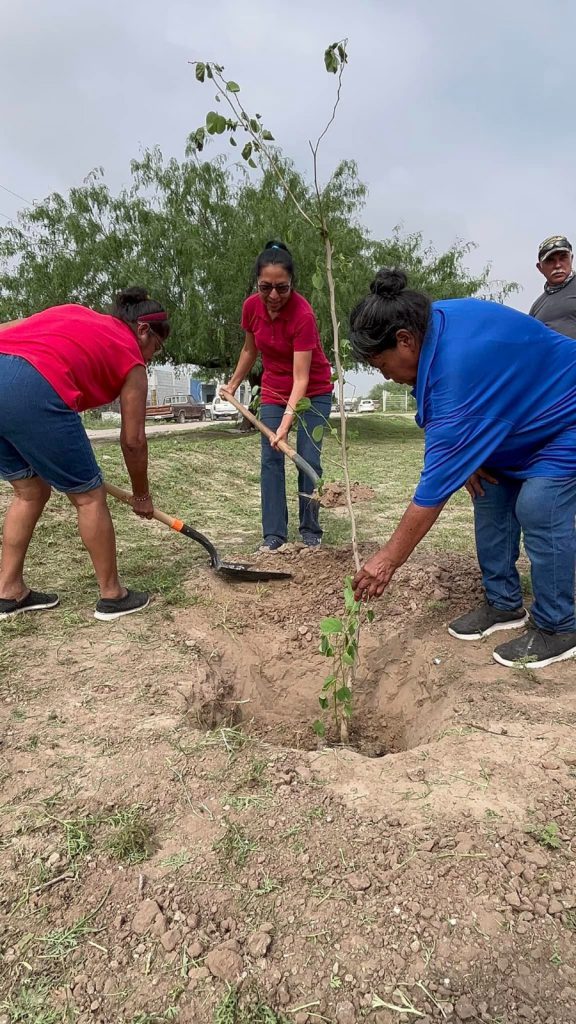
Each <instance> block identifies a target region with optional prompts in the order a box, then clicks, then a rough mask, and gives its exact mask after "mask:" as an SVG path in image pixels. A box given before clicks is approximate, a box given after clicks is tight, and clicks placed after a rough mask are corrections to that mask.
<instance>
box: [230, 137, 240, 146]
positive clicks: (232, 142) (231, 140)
mask: <svg viewBox="0 0 576 1024" xmlns="http://www.w3.org/2000/svg"><path fill="white" fill-rule="evenodd" d="M230 145H231V146H237V145H238V143H237V142H236V139H235V138H234V136H233V135H231V136H230Z"/></svg>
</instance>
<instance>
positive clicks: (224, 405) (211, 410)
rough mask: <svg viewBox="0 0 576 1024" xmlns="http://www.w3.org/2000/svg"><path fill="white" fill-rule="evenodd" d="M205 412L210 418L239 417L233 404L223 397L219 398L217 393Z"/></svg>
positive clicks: (235, 418)
mask: <svg viewBox="0 0 576 1024" xmlns="http://www.w3.org/2000/svg"><path fill="white" fill-rule="evenodd" d="M206 413H207V415H208V419H210V420H237V419H241V417H240V414H239V413H238V412H236V409H235V408H234V406H233V405H230V402H227V401H225V399H224V398H220V396H219V395H217V396H216V398H214V399H213V401H212V402H211V403H210V405H209V406H208V407H207V409H206Z"/></svg>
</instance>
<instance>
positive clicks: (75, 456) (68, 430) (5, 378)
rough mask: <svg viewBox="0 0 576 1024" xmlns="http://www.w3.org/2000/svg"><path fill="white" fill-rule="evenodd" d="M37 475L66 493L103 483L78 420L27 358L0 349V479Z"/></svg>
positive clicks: (89, 489)
mask: <svg viewBox="0 0 576 1024" xmlns="http://www.w3.org/2000/svg"><path fill="white" fill-rule="evenodd" d="M33 476H39V477H40V478H41V479H42V480H45V481H46V483H48V484H50V485H51V486H52V487H54V488H56V490H57V491H64V492H65V493H66V494H81V493H83V492H84V491H92V490H94V489H95V488H96V487H100V485H101V484H102V473H101V472H100V469H99V468H98V464H97V462H96V459H95V458H94V452H93V451H92V447H91V445H90V441H89V440H88V435H87V434H86V431H85V430H84V426H83V424H82V420H81V419H80V417H79V415H78V413H77V412H75V410H74V409H71V408H70V407H69V406H68V405H66V403H65V402H64V401H62V399H61V398H60V396H59V395H58V394H57V393H56V391H55V390H54V388H53V387H52V385H51V384H49V383H48V381H47V380H46V379H45V378H44V377H43V376H42V374H41V373H39V372H38V370H36V369H35V368H34V367H33V366H32V365H31V363H28V362H27V361H26V360H25V359H21V358H20V357H19V356H10V355H4V354H1V355H0V480H8V481H10V480H26V479H28V478H30V477H33Z"/></svg>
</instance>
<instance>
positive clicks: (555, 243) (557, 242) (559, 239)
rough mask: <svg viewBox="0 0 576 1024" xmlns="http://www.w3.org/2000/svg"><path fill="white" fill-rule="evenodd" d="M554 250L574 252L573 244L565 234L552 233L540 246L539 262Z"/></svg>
mask: <svg viewBox="0 0 576 1024" xmlns="http://www.w3.org/2000/svg"><path fill="white" fill-rule="evenodd" d="M553 252H572V246H571V244H570V242H569V241H568V239H567V238H566V236H565V235H551V236H550V238H545V239H544V241H543V242H541V244H540V246H539V248H538V262H539V263H541V262H542V260H545V259H546V257H547V256H551V255H552V253H553Z"/></svg>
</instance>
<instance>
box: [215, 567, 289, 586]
mask: <svg viewBox="0 0 576 1024" xmlns="http://www.w3.org/2000/svg"><path fill="white" fill-rule="evenodd" d="M215 569H216V572H217V573H218V574H219V575H220V576H225V577H226V579H228V580H236V581H237V582H238V583H240V582H241V581H242V580H246V581H248V582H251V583H266V582H268V581H272V580H291V579H292V573H291V572H278V571H277V570H274V569H253V568H252V567H251V566H249V565H243V564H242V563H241V562H220V564H219V565H217V566H216V567H215Z"/></svg>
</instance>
